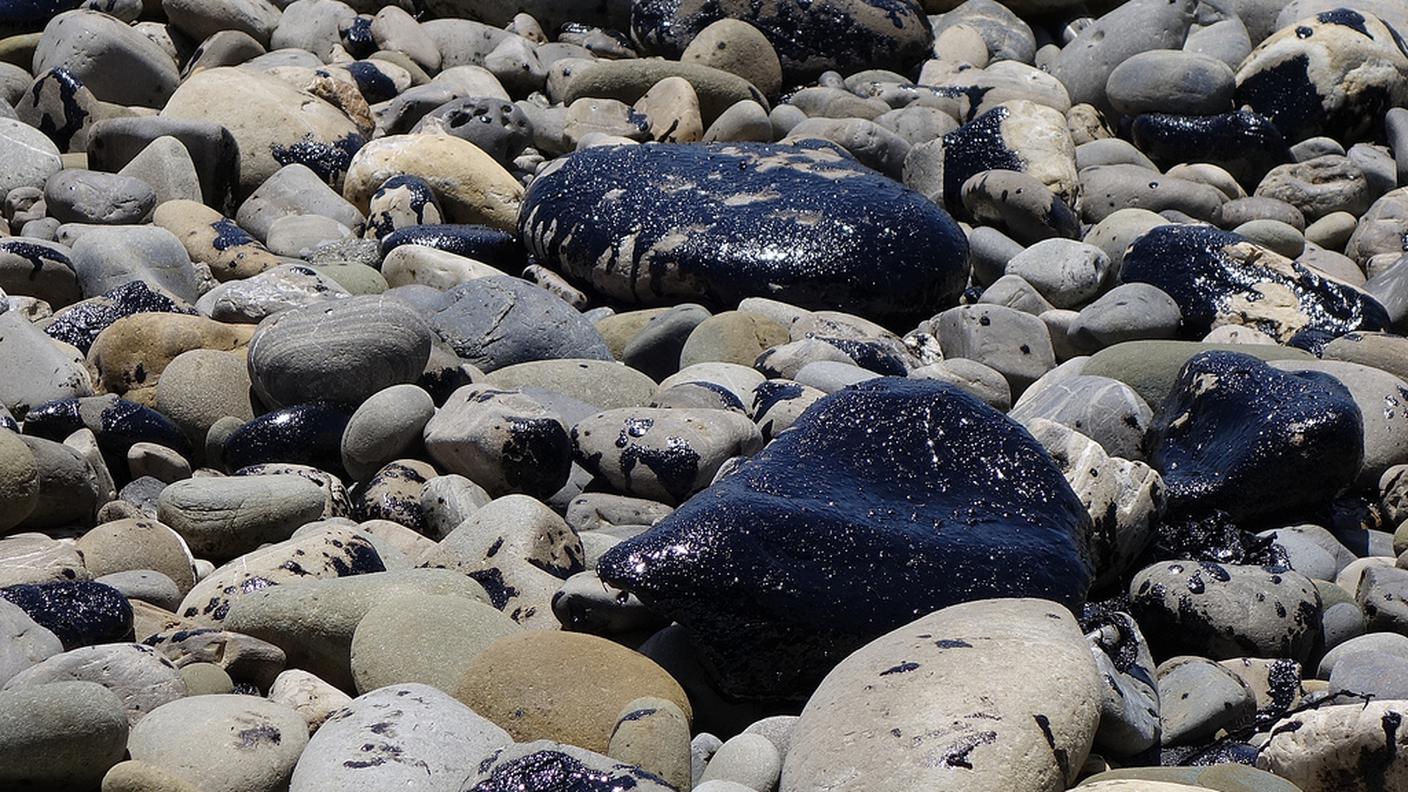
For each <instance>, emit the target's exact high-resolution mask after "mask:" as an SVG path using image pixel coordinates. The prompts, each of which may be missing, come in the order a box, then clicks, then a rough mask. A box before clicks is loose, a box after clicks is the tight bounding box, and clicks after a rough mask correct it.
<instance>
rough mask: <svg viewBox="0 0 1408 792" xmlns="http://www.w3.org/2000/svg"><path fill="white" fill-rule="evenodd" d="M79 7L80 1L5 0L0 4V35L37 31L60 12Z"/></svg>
mask: <svg viewBox="0 0 1408 792" xmlns="http://www.w3.org/2000/svg"><path fill="white" fill-rule="evenodd" d="M79 5H81V2H80V0H5V2H3V3H0V33H4V34H6V35H9V34H10V33H14V32H19V31H23V30H39V29H40V28H42V27H44V23H45V22H48V21H49V20H50V19H53V18H54V17H55V16H57V15H58V14H59V13H60V12H63V11H68V10H69V9H72V8H77V7H78V6H79Z"/></svg>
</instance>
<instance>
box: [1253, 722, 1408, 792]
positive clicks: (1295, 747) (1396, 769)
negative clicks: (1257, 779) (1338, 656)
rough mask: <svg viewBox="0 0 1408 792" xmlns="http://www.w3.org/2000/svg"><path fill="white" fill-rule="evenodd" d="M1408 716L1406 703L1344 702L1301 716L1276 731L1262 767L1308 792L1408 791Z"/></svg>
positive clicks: (1263, 750)
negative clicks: (1406, 722)
mask: <svg viewBox="0 0 1408 792" xmlns="http://www.w3.org/2000/svg"><path fill="white" fill-rule="evenodd" d="M1405 716H1408V704H1405V702H1402V701H1370V702H1367V703H1363V704H1342V705H1339V706H1331V707H1322V708H1320V709H1317V710H1310V711H1307V712H1300V713H1297V714H1295V715H1291V716H1289V717H1287V718H1283V719H1282V720H1280V721H1279V722H1277V723H1276V725H1275V726H1273V727H1272V728H1271V737H1270V739H1268V740H1267V741H1266V744H1265V745H1263V746H1262V748H1261V752H1260V753H1258V754H1257V760H1256V766H1257V767H1259V768H1261V769H1262V770H1269V771H1270V772H1272V773H1275V774H1276V775H1278V776H1281V777H1282V778H1284V779H1286V780H1288V781H1290V782H1291V783H1293V784H1295V785H1296V786H1298V787H1300V788H1301V789H1302V790H1303V792H1370V791H1371V790H1388V789H1404V788H1408V750H1405V749H1408V730H1404V729H1403V728H1401V727H1400V725H1399V724H1401V723H1402V722H1403V720H1404V718H1405Z"/></svg>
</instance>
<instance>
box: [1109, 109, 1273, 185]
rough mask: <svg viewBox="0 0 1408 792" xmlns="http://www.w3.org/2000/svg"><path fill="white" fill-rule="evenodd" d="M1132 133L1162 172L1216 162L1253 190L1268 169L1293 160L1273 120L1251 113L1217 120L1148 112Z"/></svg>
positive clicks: (1136, 123) (1220, 116)
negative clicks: (1193, 163)
mask: <svg viewBox="0 0 1408 792" xmlns="http://www.w3.org/2000/svg"><path fill="white" fill-rule="evenodd" d="M1130 134H1131V135H1132V136H1133V137H1134V144H1135V145H1136V146H1138V147H1139V150H1140V151H1142V152H1144V153H1145V154H1147V155H1148V156H1149V158H1150V159H1152V160H1153V161H1154V163H1155V164H1156V165H1158V166H1159V167H1161V168H1171V167H1173V166H1174V165H1177V164H1179V163H1182V162H1208V163H1212V164H1213V165H1218V166H1220V167H1222V168H1223V169H1225V170H1226V171H1227V172H1228V173H1230V174H1232V176H1233V177H1234V178H1235V179H1237V181H1239V182H1241V183H1242V185H1243V186H1245V187H1246V188H1247V189H1248V190H1249V191H1250V190H1251V189H1252V188H1254V187H1255V186H1256V185H1257V184H1258V183H1259V182H1260V181H1261V179H1262V177H1264V176H1265V175H1266V173H1267V171H1269V170H1271V169H1272V168H1274V167H1276V166H1277V165H1280V164H1282V163H1285V162H1290V161H1291V150H1290V148H1289V147H1288V146H1287V145H1286V140H1285V138H1284V137H1282V135H1281V130H1280V129H1278V128H1277V125H1276V124H1275V123H1274V122H1273V119H1271V118H1268V117H1266V116H1264V115H1259V114H1257V113H1254V112H1252V111H1250V110H1238V111H1236V112H1234V113H1223V114H1221V115H1213V116H1176V115H1166V114H1162V113H1146V114H1144V115H1141V116H1139V117H1137V118H1135V119H1134V122H1133V123H1132V124H1131V125H1130Z"/></svg>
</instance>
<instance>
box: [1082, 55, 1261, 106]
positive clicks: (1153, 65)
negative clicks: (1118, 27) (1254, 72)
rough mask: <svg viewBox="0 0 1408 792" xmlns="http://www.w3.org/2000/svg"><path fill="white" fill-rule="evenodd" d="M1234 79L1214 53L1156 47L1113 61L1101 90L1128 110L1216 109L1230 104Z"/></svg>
mask: <svg viewBox="0 0 1408 792" xmlns="http://www.w3.org/2000/svg"><path fill="white" fill-rule="evenodd" d="M1234 83H1235V80H1234V75H1233V74H1232V69H1231V67H1229V66H1228V65H1227V64H1226V63H1223V62H1222V61H1220V60H1218V59H1216V58H1213V57H1209V56H1207V55H1200V54H1198V53H1196V52H1188V51H1184V50H1178V49H1156V50H1149V51H1146V52H1140V53H1138V54H1136V55H1133V56H1131V57H1129V58H1127V59H1126V60H1124V61H1123V62H1121V63H1120V64H1119V65H1117V66H1115V68H1114V70H1113V71H1111V72H1110V76H1109V79H1108V80H1107V81H1106V83H1105V93H1106V96H1107V98H1108V100H1109V103H1110V107H1111V108H1113V109H1114V110H1115V111H1116V112H1119V113H1123V114H1125V115H1128V116H1136V115H1139V114H1141V113H1169V114H1172V115H1217V114H1218V113H1225V112H1227V111H1229V110H1231V109H1232V91H1233V88H1234V87H1235V84H1234Z"/></svg>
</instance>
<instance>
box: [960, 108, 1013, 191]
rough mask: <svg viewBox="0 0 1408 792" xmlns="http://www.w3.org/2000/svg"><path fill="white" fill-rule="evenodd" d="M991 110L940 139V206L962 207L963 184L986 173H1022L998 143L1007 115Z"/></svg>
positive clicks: (1003, 110) (1009, 151)
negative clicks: (941, 176)
mask: <svg viewBox="0 0 1408 792" xmlns="http://www.w3.org/2000/svg"><path fill="white" fill-rule="evenodd" d="M1011 112H1012V111H1011V110H1009V109H1007V108H1006V107H994V108H993V109H991V110H989V111H987V112H986V113H983V114H982V115H980V116H978V117H977V118H974V119H973V120H972V121H969V122H968V123H966V124H964V125H963V126H961V127H959V128H957V129H955V130H953V131H952V132H949V133H948V134H947V135H944V206H947V207H952V208H953V209H955V210H958V209H961V208H962V207H963V183H964V182H966V181H968V179H970V178H972V177H973V176H976V175H978V174H979V173H982V172H983V171H988V170H1010V171H1019V172H1021V173H1026V168H1025V167H1024V166H1023V164H1022V158H1021V157H1018V156H1017V152H1015V151H1013V150H1012V149H1010V148H1008V147H1007V143H1006V142H1004V141H1003V139H1002V122H1003V121H1005V120H1006V119H1007V116H1008V115H1010V114H1011Z"/></svg>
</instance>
